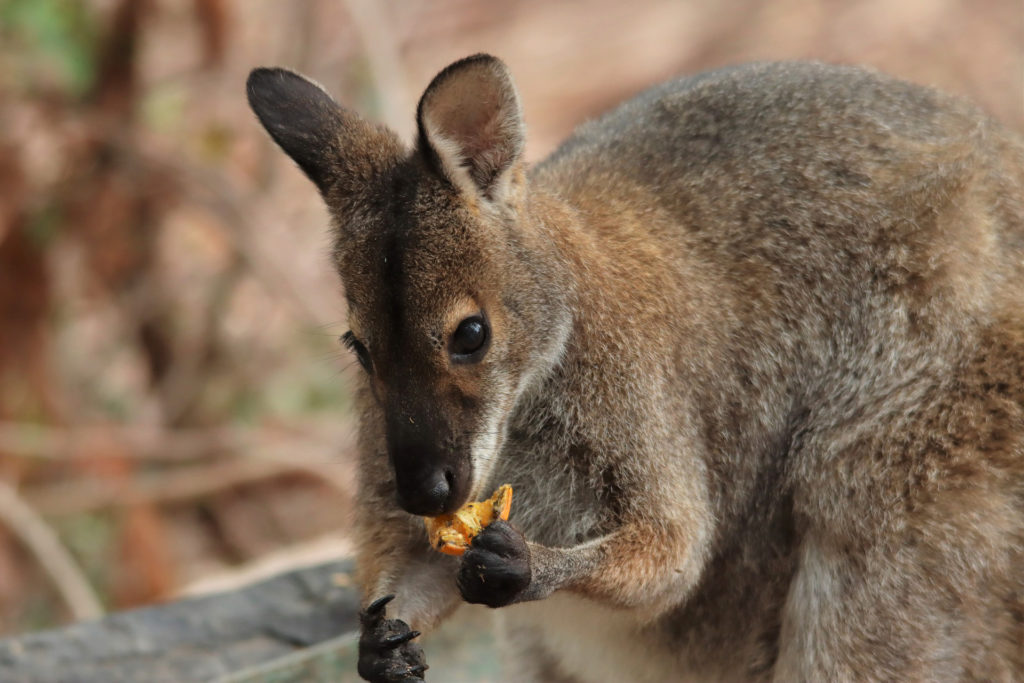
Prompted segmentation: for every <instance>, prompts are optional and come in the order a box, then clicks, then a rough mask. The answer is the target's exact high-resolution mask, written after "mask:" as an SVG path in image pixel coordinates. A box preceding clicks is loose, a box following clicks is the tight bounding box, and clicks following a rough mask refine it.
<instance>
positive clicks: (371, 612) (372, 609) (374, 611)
mask: <svg viewBox="0 0 1024 683" xmlns="http://www.w3.org/2000/svg"><path fill="white" fill-rule="evenodd" d="M394 599H395V596H394V594H391V595H385V596H384V597H382V598H377V599H376V600H374V601H373V602H371V603H370V604H369V605H368V606H367V608H366V609H365V610H364V611H363V615H365V616H368V617H370V616H377V615H378V614H380V613H381V612H383V611H384V607H385V606H386V605H387V604H388V603H389V602H391V601H392V600H394Z"/></svg>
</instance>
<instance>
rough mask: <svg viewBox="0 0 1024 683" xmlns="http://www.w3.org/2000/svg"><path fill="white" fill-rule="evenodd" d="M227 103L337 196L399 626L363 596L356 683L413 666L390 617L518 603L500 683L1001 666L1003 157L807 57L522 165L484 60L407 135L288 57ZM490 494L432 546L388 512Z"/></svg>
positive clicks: (417, 526) (1013, 374)
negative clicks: (469, 532) (409, 140)
mask: <svg viewBox="0 0 1024 683" xmlns="http://www.w3.org/2000/svg"><path fill="white" fill-rule="evenodd" d="M250 100H251V101H252V102H253V107H254V109H255V110H256V111H257V113H258V114H259V115H260V118H261V120H262V121H263V122H264V125H266V126H267V128H268V130H270V132H271V134H272V135H274V137H275V139H276V140H277V141H278V142H279V143H280V144H281V145H282V147H284V149H285V150H286V151H287V152H288V153H289V154H291V155H292V156H293V157H294V158H295V159H296V160H297V161H298V162H299V164H300V166H302V168H303V169H304V170H305V171H306V173H307V174H309V175H310V177H311V178H313V180H314V181H315V182H316V183H317V184H318V186H319V187H320V189H321V191H322V192H323V194H324V197H325V199H326V200H327V203H328V205H329V207H330V208H331V210H332V213H333V215H334V218H335V220H336V223H337V241H336V251H335V254H336V259H337V263H338V268H339V272H340V274H341V276H342V279H343V281H344V283H345V287H346V295H347V296H348V298H349V303H350V315H351V320H352V326H353V332H354V333H355V336H354V339H356V340H357V341H354V342H353V343H355V344H358V346H357V350H358V351H359V353H360V355H361V357H362V358H363V362H364V364H365V365H366V367H367V368H368V370H369V371H368V373H367V376H366V381H365V383H364V386H363V388H362V390H361V393H360V405H361V416H362V431H361V449H362V454H363V458H362V468H361V477H362V481H361V485H360V487H361V488H360V501H359V505H360V509H361V510H362V514H361V517H360V520H359V523H358V526H359V536H360V546H361V552H360V563H361V565H360V571H361V582H362V585H363V588H364V591H365V595H366V598H367V601H369V600H371V599H374V598H378V597H380V596H382V595H385V594H389V593H391V594H394V595H396V598H395V601H394V603H393V604H392V605H391V606H390V607H389V611H390V613H391V616H394V617H397V619H398V620H400V621H390V620H387V621H385V620H383V619H382V618H380V617H379V614H380V608H379V605H374V606H373V609H372V610H371V613H370V614H369V615H368V616H367V618H366V622H365V624H366V633H365V634H364V643H363V646H364V647H363V655H364V656H363V661H362V662H361V672H362V673H363V674H364V676H367V677H369V678H371V679H373V680H382V681H391V680H395V681H398V680H416V679H417V678H418V676H419V675H421V673H422V670H421V669H419V668H417V666H418V664H419V663H420V662H421V657H420V655H419V653H418V652H417V651H416V649H415V646H414V645H413V644H412V643H409V642H407V641H408V639H409V637H410V636H411V633H410V632H409V631H408V626H407V624H408V625H411V626H412V627H413V628H429V627H430V626H432V625H433V624H435V623H436V622H437V621H438V620H439V619H441V618H443V617H444V616H445V615H446V614H448V613H449V612H450V611H452V610H453V609H454V608H455V607H457V606H458V604H459V603H460V602H461V601H462V600H463V599H465V600H469V601H471V602H482V603H484V604H489V605H491V606H505V605H509V606H508V607H507V608H505V609H503V610H502V611H501V614H502V617H503V620H504V629H505V632H506V634H507V640H508V642H509V644H510V646H511V647H512V648H513V652H514V654H513V655H512V658H511V662H513V664H512V665H511V666H510V669H509V675H510V677H514V675H516V674H519V675H521V676H522V677H523V678H524V680H552V681H601V680H606V681H623V680H636V681H666V680H776V681H796V680H808V681H816V680H897V679H898V680H1014V679H1020V678H1022V677H1024V205H1022V202H1024V145H1022V143H1021V141H1020V140H1019V139H1018V138H1015V137H1014V136H1013V135H1012V134H1010V133H1008V132H1007V131H1005V130H1003V129H1002V128H1000V127H999V126H998V125H997V124H995V123H994V122H992V121H990V120H989V119H987V118H986V117H984V116H983V115H982V114H980V113H979V112H977V111H976V110H975V109H974V108H972V107H971V106H970V105H967V104H965V103H964V102H962V101H960V100H956V99H953V98H948V97H945V96H942V95H940V94H937V93H935V92H933V91H931V90H928V89H924V88H920V87H916V86H912V85H909V84H905V83H902V82H899V81H896V80H893V79H889V78H886V77H882V76H879V75H876V74H872V73H868V72H865V71H862V70H859V69H853V68H841V67H830V66H823V65H816V64H797V63H793V64H760V65H750V66H745V67H737V68H731V69H725V70H721V71H716V72H711V73H709V74H705V75H701V76H698V77H694V78H689V79H683V80H680V81H676V82H673V83H669V84H666V85H664V86H661V87H659V88H656V89H654V90H652V91H649V92H648V93H645V94H643V95H641V96H640V97H638V98H636V99H634V100H632V101H630V102H627V103H626V104H624V105H622V106H620V107H619V108H618V109H616V110H614V111H613V112H611V113H609V114H607V115H605V116H604V117H602V118H601V119H598V120H596V121H593V122H590V123H588V124H586V125H584V126H583V127H581V128H580V129H579V130H578V131H577V132H576V133H575V134H574V135H573V136H572V137H571V138H570V139H569V140H568V141H567V142H566V143H565V144H564V145H563V146H562V147H561V148H559V149H558V150H557V151H556V152H555V153H554V154H553V155H552V156H551V157H550V158H549V159H547V160H546V161H544V162H543V163H541V164H539V165H538V166H536V167H535V168H533V169H532V170H530V171H529V172H526V169H525V168H524V167H523V165H522V163H521V161H520V159H519V156H520V153H521V149H522V124H521V121H520V119H519V116H520V114H519V106H518V100H517V98H516V95H515V90H514V87H513V86H512V84H511V80H510V79H509V77H508V75H507V72H506V71H505V69H504V67H503V66H502V65H501V63H500V62H498V61H497V60H494V59H493V58H490V57H484V56H479V57H475V58H470V59H468V60H464V61H462V62H459V63H456V64H455V65H452V66H451V67H449V69H447V70H445V71H444V72H442V73H441V74H440V75H439V76H438V78H437V79H435V81H434V83H432V84H431V87H430V88H428V89H427V92H426V93H425V95H424V98H423V100H422V101H421V104H420V108H419V111H418V119H417V120H418V124H419V140H418V145H417V148H416V149H415V150H413V151H411V152H410V151H407V150H405V149H404V148H403V147H402V146H401V145H400V144H399V143H398V142H397V140H395V138H394V136H393V135H390V134H389V133H387V132H386V131H383V130H382V129H379V128H374V127H372V126H370V125H369V124H366V123H364V122H362V121H361V120H360V119H358V117H355V116H354V115H353V114H351V113H349V112H347V111H345V110H342V109H340V108H338V107H337V105H334V104H333V102H332V101H330V99H329V98H328V97H327V96H326V95H325V94H324V93H323V92H322V91H319V90H317V89H316V88H315V86H312V85H310V84H309V83H308V82H306V81H302V80H301V79H299V78H298V77H296V76H294V75H293V74H289V73H287V72H280V71H267V70H264V71H261V72H254V74H253V76H252V77H251V78H250ZM332 107H333V108H332ZM310 112H312V113H310ZM481 329H482V330H483V332H482V334H483V335H484V337H485V339H484V341H482V342H480V345H477V342H478V341H480V340H481V339H482V338H484V337H481V334H477V333H479V332H480V330H481ZM417 482H419V483H417ZM423 482H426V483H423ZM503 482H509V483H511V484H512V485H513V488H514V490H515V500H514V503H513V512H512V517H511V520H510V522H511V524H504V523H495V524H494V525H492V527H488V529H487V530H485V532H484V533H483V534H481V536H480V537H478V538H477V540H476V541H474V546H473V548H472V549H471V550H470V551H468V552H467V553H466V555H465V556H463V558H461V559H459V558H451V557H447V556H442V555H439V554H437V553H434V552H433V551H432V550H431V549H430V548H429V547H428V544H427V542H426V540H425V536H424V532H423V530H422V522H421V520H420V518H419V517H418V516H416V514H410V513H417V514H437V513H438V512H440V511H448V510H450V509H454V508H455V507H458V506H459V505H461V504H462V503H463V502H465V501H466V500H467V499H469V497H471V496H472V497H479V496H480V494H482V493H488V492H489V491H490V490H491V489H493V488H494V486H495V485H497V484H499V483H503ZM417 487H419V488H417ZM396 489H397V494H398V500H399V501H400V502H401V507H399V506H398V505H396V502H395V499H396ZM402 508H405V509H404V510H403V509H402ZM375 615H378V616H375ZM389 636H392V638H391V640H388V637H389Z"/></svg>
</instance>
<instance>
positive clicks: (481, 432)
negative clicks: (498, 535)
mask: <svg viewBox="0 0 1024 683" xmlns="http://www.w3.org/2000/svg"><path fill="white" fill-rule="evenodd" d="M510 407H511V406H509V405H508V391H507V390H506V388H505V387H504V386H501V387H499V388H498V389H497V391H495V396H494V397H493V399H492V401H491V402H490V405H489V406H488V407H487V409H486V410H485V411H484V414H483V419H481V421H480V427H479V429H478V431H477V433H476V436H475V437H474V438H473V443H472V444H471V445H470V457H471V458H472V461H473V487H472V493H471V498H472V500H479V499H480V498H481V496H482V495H483V494H485V493H489V492H487V491H484V490H483V489H484V487H485V486H487V483H488V482H489V481H490V479H491V475H492V474H494V468H495V466H496V465H497V463H498V456H499V451H500V450H501V446H502V444H503V442H504V438H503V436H504V434H503V433H502V432H503V430H504V429H505V418H506V416H507V415H508V412H509V408H510Z"/></svg>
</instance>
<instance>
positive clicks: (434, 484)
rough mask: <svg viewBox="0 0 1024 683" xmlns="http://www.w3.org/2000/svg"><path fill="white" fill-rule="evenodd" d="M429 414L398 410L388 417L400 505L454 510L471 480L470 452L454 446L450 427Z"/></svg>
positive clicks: (430, 512) (420, 511)
mask: <svg viewBox="0 0 1024 683" xmlns="http://www.w3.org/2000/svg"><path fill="white" fill-rule="evenodd" d="M433 422H434V420H431V419H430V418H428V417H419V418H416V417H412V418H411V417H410V416H409V415H408V414H406V413H405V412H399V413H398V414H396V415H394V417H393V418H390V417H389V419H388V424H387V446H388V458H389V459H390V461H391V467H392V469H393V470H394V472H395V493H396V497H397V500H398V505H399V506H400V507H401V508H402V509H403V510H405V511H406V512H409V513H411V514H414V515H425V516H434V515H440V514H444V513H446V512H453V511H455V510H457V509H459V507H460V506H461V505H462V504H463V503H464V502H466V499H467V498H468V497H469V493H470V487H471V484H472V476H471V475H472V467H471V466H470V463H469V458H468V455H467V456H462V455H460V453H459V449H456V448H451V447H450V444H451V441H452V440H451V439H448V438H446V437H445V433H446V432H447V430H445V429H443V428H441V429H438V428H437V427H439V425H436V426H435V425H434V424H432V423H433Z"/></svg>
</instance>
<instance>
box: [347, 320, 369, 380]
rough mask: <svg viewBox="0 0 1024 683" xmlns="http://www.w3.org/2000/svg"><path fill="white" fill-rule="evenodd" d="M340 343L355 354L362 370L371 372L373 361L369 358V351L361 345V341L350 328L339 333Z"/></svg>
mask: <svg viewBox="0 0 1024 683" xmlns="http://www.w3.org/2000/svg"><path fill="white" fill-rule="evenodd" d="M341 343H342V344H343V345H344V346H345V348H347V349H348V350H350V351H352V352H353V353H355V354H356V360H358V361H359V364H360V365H362V366H363V370H366V371H367V372H373V361H371V360H370V352H369V351H367V350H366V347H365V346H363V342H361V341H359V340H358V339H356V336H355V335H354V334H352V331H351V330H349V331H348V332H346V333H345V334H343V335H341Z"/></svg>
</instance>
